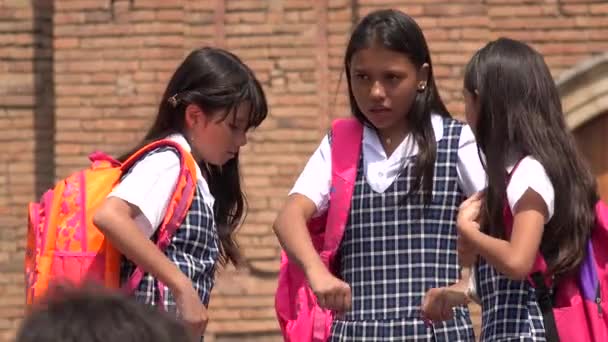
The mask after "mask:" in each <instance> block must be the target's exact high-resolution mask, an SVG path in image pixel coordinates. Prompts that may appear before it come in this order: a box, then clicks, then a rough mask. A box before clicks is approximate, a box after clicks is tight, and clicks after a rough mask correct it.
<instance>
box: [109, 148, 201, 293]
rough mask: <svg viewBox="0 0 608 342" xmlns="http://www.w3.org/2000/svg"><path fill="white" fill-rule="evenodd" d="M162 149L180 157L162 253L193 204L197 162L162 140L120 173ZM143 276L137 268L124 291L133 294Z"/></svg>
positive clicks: (162, 230)
mask: <svg viewBox="0 0 608 342" xmlns="http://www.w3.org/2000/svg"><path fill="white" fill-rule="evenodd" d="M161 147H172V148H174V149H175V150H176V151H177V152H178V157H179V159H180V172H179V176H178V180H177V184H176V186H175V189H174V191H173V194H172V195H171V199H170V201H169V204H168V206H167V212H166V214H165V218H164V219H163V222H162V224H161V225H160V227H159V228H158V231H157V239H156V246H157V247H158V248H159V249H160V250H161V251H164V250H165V249H166V248H167V246H169V243H170V242H171V238H172V237H173V235H174V234H175V231H176V230H177V228H179V226H180V224H181V223H182V221H183V220H184V218H185V217H186V214H187V212H188V209H189V208H190V204H191V203H192V199H193V198H194V192H195V189H196V162H195V160H194V158H193V157H192V155H191V154H190V153H189V152H188V151H186V150H185V149H184V148H183V147H182V146H181V145H180V144H178V143H176V142H174V141H172V140H168V139H163V140H158V141H155V142H152V143H150V144H148V145H146V146H144V147H142V148H141V149H139V150H138V151H137V152H135V153H134V154H133V155H131V156H130V157H129V158H128V159H127V160H126V161H125V162H124V163H123V164H122V165H121V170H122V172H123V173H124V172H126V171H127V170H129V168H131V167H132V166H133V165H134V163H135V162H137V161H138V160H140V159H141V158H143V157H144V156H145V155H146V154H148V153H150V152H151V151H153V150H155V149H158V148H161ZM143 276H144V271H143V269H141V268H140V267H139V266H137V267H136V269H135V271H134V272H133V274H132V275H131V276H130V277H129V279H128V280H127V282H126V283H125V284H124V287H123V288H124V289H125V290H126V291H127V292H128V293H133V291H134V290H135V288H137V286H138V285H139V283H140V282H141V280H142V278H143ZM157 282H158V287H159V293H160V297H159V302H160V303H162V302H163V297H164V291H163V288H164V284H162V282H161V281H160V280H158V279H157Z"/></svg>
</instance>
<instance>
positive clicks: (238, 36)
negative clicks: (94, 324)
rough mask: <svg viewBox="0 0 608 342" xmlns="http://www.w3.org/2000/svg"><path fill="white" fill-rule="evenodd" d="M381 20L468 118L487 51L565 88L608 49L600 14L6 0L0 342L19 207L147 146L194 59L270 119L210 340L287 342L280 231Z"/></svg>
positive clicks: (256, 146)
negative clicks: (506, 47) (240, 253)
mask: <svg viewBox="0 0 608 342" xmlns="http://www.w3.org/2000/svg"><path fill="white" fill-rule="evenodd" d="M51 4H53V5H51ZM386 7H396V8H400V9H402V10H404V11H405V12H407V13H409V14H411V15H413V16H414V17H415V18H416V19H417V21H418V22H419V23H420V24H421V26H422V27H423V29H424V32H425V35H426V37H427V39H428V40H429V44H430V47H431V50H432V53H433V62H434V66H435V73H436V76H437V78H438V83H439V87H440V90H441V94H442V96H443V98H444V100H445V101H446V102H447V104H448V107H449V108H450V109H451V110H452V111H453V112H454V114H455V115H457V116H459V117H462V110H463V104H462V98H461V82H462V80H461V77H462V67H463V65H464V63H466V62H467V60H468V58H469V57H470V55H471V54H472V53H473V52H474V51H475V50H476V49H478V48H479V47H481V46H482V45H483V44H484V42H485V41H487V40H489V39H493V38H496V37H498V36H502V35H506V36H510V37H513V38H518V39H523V40H526V41H528V42H530V43H532V44H533V45H534V46H535V47H537V48H538V49H539V50H540V51H541V52H542V53H544V54H545V55H546V59H547V62H548V63H549V65H550V67H551V70H552V72H553V73H554V75H555V76H556V77H557V76H559V75H560V74H561V73H562V72H564V71H565V70H568V69H569V68H571V67H573V66H574V65H576V64H577V63H580V62H583V61H585V60H586V59H588V58H590V57H591V56H593V55H595V54H598V53H601V52H604V51H606V50H608V5H607V4H606V3H605V1H584V0H562V1H552V0H537V1H530V0H486V1H481V0H456V1H445V0H407V1H405V0H402V1H397V0H316V1H308V0H238V1H236V0H234V1H233V0H230V1H225V0H207V1H194V0H191V1H186V0H179V1H164V0H61V1H54V2H51V1H45V0H39V1H18V0H0V95H1V97H0V98H1V99H2V100H0V141H1V142H2V143H3V146H5V150H7V151H8V152H9V153H3V154H0V224H1V226H2V230H0V274H1V275H0V341H1V340H2V336H4V337H5V339H4V340H8V336H10V335H11V334H12V332H13V330H14V327H15V325H16V324H17V322H18V319H19V317H21V315H22V312H23V310H22V307H21V302H22V298H21V294H22V276H21V273H20V272H21V260H22V251H23V236H24V224H25V219H24V218H25V213H26V211H25V204H26V202H27V201H29V200H31V199H33V198H35V197H36V196H37V195H39V194H40V192H41V191H42V190H43V189H44V188H45V187H48V186H49V185H50V184H51V183H52V180H54V179H57V178H61V177H64V176H65V175H67V174H69V173H70V172H72V171H74V170H76V169H78V168H81V167H83V166H85V165H86V163H87V159H86V155H87V153H88V152H90V151H92V150H95V149H101V150H105V151H107V152H109V153H113V154H118V153H120V152H122V151H124V150H125V148H126V146H130V145H133V144H134V143H135V142H136V141H138V139H139V138H140V137H141V136H142V134H143V132H144V131H145V130H146V128H147V127H148V125H149V124H150V122H151V120H152V118H153V116H154V113H155V111H156V106H157V101H158V98H159V96H160V94H161V92H162V90H163V87H164V86H165V84H166V82H167V80H168V78H169V76H170V74H171V73H172V71H173V69H174V68H175V67H176V65H177V63H178V62H179V61H180V60H181V59H182V58H183V57H184V56H185V55H186V54H187V53H188V52H189V51H190V50H191V49H192V48H195V47H199V46H201V45H218V46H223V47H225V48H228V49H230V50H231V51H233V52H235V53H236V54H238V55H239V56H241V57H242V58H243V59H244V60H245V61H246V62H247V63H248V64H249V65H250V66H251V67H252V68H253V69H254V70H255V71H256V73H257V75H258V76H259V78H260V80H261V81H262V83H263V85H264V87H265V90H266V91H267V95H268V98H269V101H270V105H271V115H270V117H269V118H268V119H267V120H266V121H265V122H264V124H263V125H262V127H260V128H259V129H258V130H257V131H256V132H255V133H254V134H253V136H252V138H251V140H250V144H249V145H248V146H247V147H246V148H245V151H244V153H243V173H244V175H245V186H246V189H247V192H248V197H249V203H250V212H249V215H248V219H247V223H246V225H245V227H244V228H243V229H242V230H241V232H240V234H239V242H240V244H241V246H242V247H243V250H244V253H245V255H246V257H247V263H246V265H245V266H246V267H244V268H243V269H241V270H239V271H235V270H233V269H227V270H222V271H221V272H220V273H219V275H218V284H217V287H216V290H215V292H214V295H213V299H212V305H211V319H212V322H211V324H210V326H209V334H208V335H209V336H208V337H209V340H210V341H214V340H215V341H232V340H240V341H245V340H247V341H272V340H277V341H278V340H280V338H279V337H278V334H277V326H276V323H275V319H274V311H273V308H272V305H273V293H274V288H275V282H276V280H275V277H276V271H277V268H278V256H279V249H278V245H277V243H276V239H275V238H274V236H273V235H272V232H271V223H272V221H273V219H274V217H275V214H276V211H277V210H278V209H279V208H280V206H281V204H282V201H283V199H284V196H285V194H286V192H287V190H288V188H289V187H290V185H291V184H292V183H293V181H294V180H295V177H296V176H297V174H298V172H299V170H300V169H301V168H302V166H303V165H304V163H305V161H306V160H307V157H308V156H309V154H310V153H311V152H312V151H313V150H314V149H315V148H316V146H317V144H318V142H319V141H320V139H321V137H322V136H323V134H324V133H325V131H326V128H327V127H328V125H329V122H330V119H331V118H333V117H336V116H343V115H347V113H348V110H347V106H346V97H345V96H344V93H345V90H344V86H345V82H346V81H345V79H344V77H343V76H342V75H341V70H342V54H343V50H344V49H345V44H346V40H347V37H348V32H349V30H350V29H351V27H352V23H353V22H356V21H357V20H358V19H359V18H361V17H362V16H363V15H365V14H366V13H368V12H369V11H371V10H374V9H377V8H386ZM51 19H52V20H51ZM52 142H54V144H52Z"/></svg>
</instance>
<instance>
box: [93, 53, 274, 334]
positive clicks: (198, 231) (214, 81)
mask: <svg viewBox="0 0 608 342" xmlns="http://www.w3.org/2000/svg"><path fill="white" fill-rule="evenodd" d="M267 111H268V109H267V103H266V98H265V95H264V92H263V90H262V87H261V85H260V83H259V82H258V80H257V79H256V78H255V76H254V74H253V72H252V71H251V70H250V69H249V68H248V67H247V66H246V65H245V64H243V63H242V62H241V60H240V59H239V58H238V57H236V56H235V55H233V54H231V53H229V52H227V51H224V50H221V49H216V48H202V49H198V50H195V51H193V52H192V53H190V54H189V55H188V56H187V57H186V59H185V60H184V61H183V62H182V63H181V65H180V66H179V67H178V68H177V70H176V71H175V73H174V74H173V76H172V77H171V80H170V81H169V84H168V85H167V88H166V90H165V92H164V94H163V97H162V99H161V102H160V107H159V110H158V115H157V117H156V120H155V122H154V124H153V125H152V128H151V129H150V130H149V131H148V133H147V134H146V136H145V138H144V141H143V142H142V143H141V144H140V145H139V146H138V147H137V148H135V149H134V150H133V152H135V151H137V150H139V149H140V148H141V147H142V146H145V145H148V144H149V143H152V142H155V141H156V142H158V141H169V142H170V143H169V144H159V145H158V148H154V149H151V150H150V151H149V152H148V153H146V154H145V155H144V156H142V157H141V158H139V159H138V160H137V161H136V162H135V163H134V165H132V166H131V167H130V168H129V170H128V171H126V172H125V173H124V174H123V176H122V178H121V180H120V183H119V184H117V185H116V186H115V187H114V188H113V190H112V192H111V193H110V194H109V196H108V197H107V198H106V199H105V201H103V203H102V204H101V205H100V206H99V208H98V209H97V211H96V213H95V215H94V217H93V223H94V224H95V226H97V227H98V228H99V230H100V231H101V232H102V233H103V234H104V235H105V237H106V238H107V239H108V240H109V241H110V242H111V244H112V245H113V246H114V247H115V248H116V249H117V250H118V251H119V252H120V253H121V254H123V255H124V257H125V258H124V261H123V263H122V271H121V278H122V279H123V281H122V282H123V283H124V282H127V281H130V282H131V285H133V286H132V287H133V288H134V296H135V298H136V299H137V300H138V301H140V302H143V303H147V304H150V305H158V306H161V307H163V308H164V309H165V310H167V311H171V312H176V313H177V314H178V315H179V317H180V318H181V319H183V320H184V321H185V322H186V323H187V324H189V326H190V328H192V329H193V331H194V332H195V333H197V334H199V335H202V333H203V332H204V330H205V326H206V323H207V313H206V310H207V309H206V307H207V305H208V302H209V295H210V292H211V289H212V287H213V283H214V274H215V270H216V266H217V265H218V263H221V264H224V263H228V262H232V263H237V262H238V260H239V250H238V247H237V245H236V243H235V241H234V240H233V238H234V232H235V229H236V228H237V227H238V226H239V224H241V220H242V218H243V216H244V213H245V210H246V206H245V200H244V195H243V192H242V189H241V184H240V174H239V159H238V155H239V149H240V147H242V146H243V145H245V144H246V143H247V136H246V134H247V131H248V130H249V129H250V128H252V127H257V126H258V125H260V124H261V123H262V121H263V120H264V119H265V117H266V114H267ZM171 142H172V143H173V144H172V145H171ZM178 150H182V151H185V152H186V153H185V157H184V155H183V154H180V153H179V152H180V151H178ZM133 152H131V153H127V154H126V155H125V156H124V157H123V158H119V159H120V161H124V160H125V159H127V157H128V156H130V155H132V153H133ZM180 155H181V156H182V157H180ZM184 158H185V159H189V158H191V159H192V160H193V161H194V162H195V165H193V166H194V167H195V170H194V173H195V178H196V179H195V183H194V184H193V185H194V189H193V196H192V198H191V201H189V203H186V205H187V210H186V211H185V213H184V216H183V217H182V218H176V219H175V220H174V222H167V219H166V218H167V217H168V215H169V214H170V213H169V212H168V208H173V207H174V206H172V205H173V204H174V203H172V201H174V200H175V198H174V196H173V195H172V194H173V190H174V189H175V188H176V186H177V185H178V183H179V182H180V181H181V179H182V176H183V168H181V166H182V165H183V162H184ZM178 209H179V208H175V209H172V210H178ZM166 224H169V225H171V224H173V225H174V226H175V227H173V229H174V232H171V231H167V230H163V231H160V230H159V229H158V228H159V227H161V226H162V227H164V226H166ZM159 240H164V241H165V246H163V250H162V251H161V249H159V248H157V246H156V245H155V242H157V241H159ZM134 273H135V276H134Z"/></svg>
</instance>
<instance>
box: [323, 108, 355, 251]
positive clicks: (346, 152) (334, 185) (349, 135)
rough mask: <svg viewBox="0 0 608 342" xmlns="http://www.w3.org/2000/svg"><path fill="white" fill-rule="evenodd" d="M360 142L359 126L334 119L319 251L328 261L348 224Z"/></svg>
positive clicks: (351, 121) (353, 121) (344, 120)
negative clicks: (328, 178) (326, 254)
mask: <svg viewBox="0 0 608 342" xmlns="http://www.w3.org/2000/svg"><path fill="white" fill-rule="evenodd" d="M362 138H363V125H362V124H361V123H360V122H359V121H357V120H356V119H337V120H335V121H334V122H333V123H332V143H331V165H332V167H331V190H330V192H329V203H330V205H329V209H328V212H327V225H326V229H325V240H324V248H323V251H324V252H326V253H328V256H329V257H330V258H329V259H332V258H333V256H334V255H335V252H336V251H337V249H338V246H339V245H340V242H341V241H342V237H343V235H344V228H345V227H346V222H347V221H348V213H349V211H350V201H351V197H352V194H353V191H354V188H355V180H356V178H357V167H358V162H359V156H360V154H361V140H362ZM328 261H330V262H331V260H328Z"/></svg>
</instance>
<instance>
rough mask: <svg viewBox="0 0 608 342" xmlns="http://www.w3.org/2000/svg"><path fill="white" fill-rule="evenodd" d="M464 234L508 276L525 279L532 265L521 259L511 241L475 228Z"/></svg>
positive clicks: (480, 252)
mask: <svg viewBox="0 0 608 342" xmlns="http://www.w3.org/2000/svg"><path fill="white" fill-rule="evenodd" d="M464 234H465V235H466V236H465V238H466V239H467V240H468V241H469V243H470V244H471V245H472V247H473V248H475V250H476V251H477V253H478V254H479V255H480V256H481V257H482V258H484V259H485V260H486V262H488V263H489V264H490V265H492V266H494V268H496V270H498V271H499V272H500V273H502V274H504V275H506V276H507V277H509V278H511V279H523V278H525V277H526V275H527V274H528V272H529V271H530V268H531V266H532V265H531V264H529V263H525V262H523V260H521V257H520V256H519V253H518V252H517V251H516V250H515V248H513V246H512V245H511V243H510V242H509V241H505V240H502V239H498V238H495V237H492V236H489V235H487V234H484V233H482V232H480V231H478V230H474V229H472V230H469V231H467V232H466V233H464ZM528 264H529V265H528Z"/></svg>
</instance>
